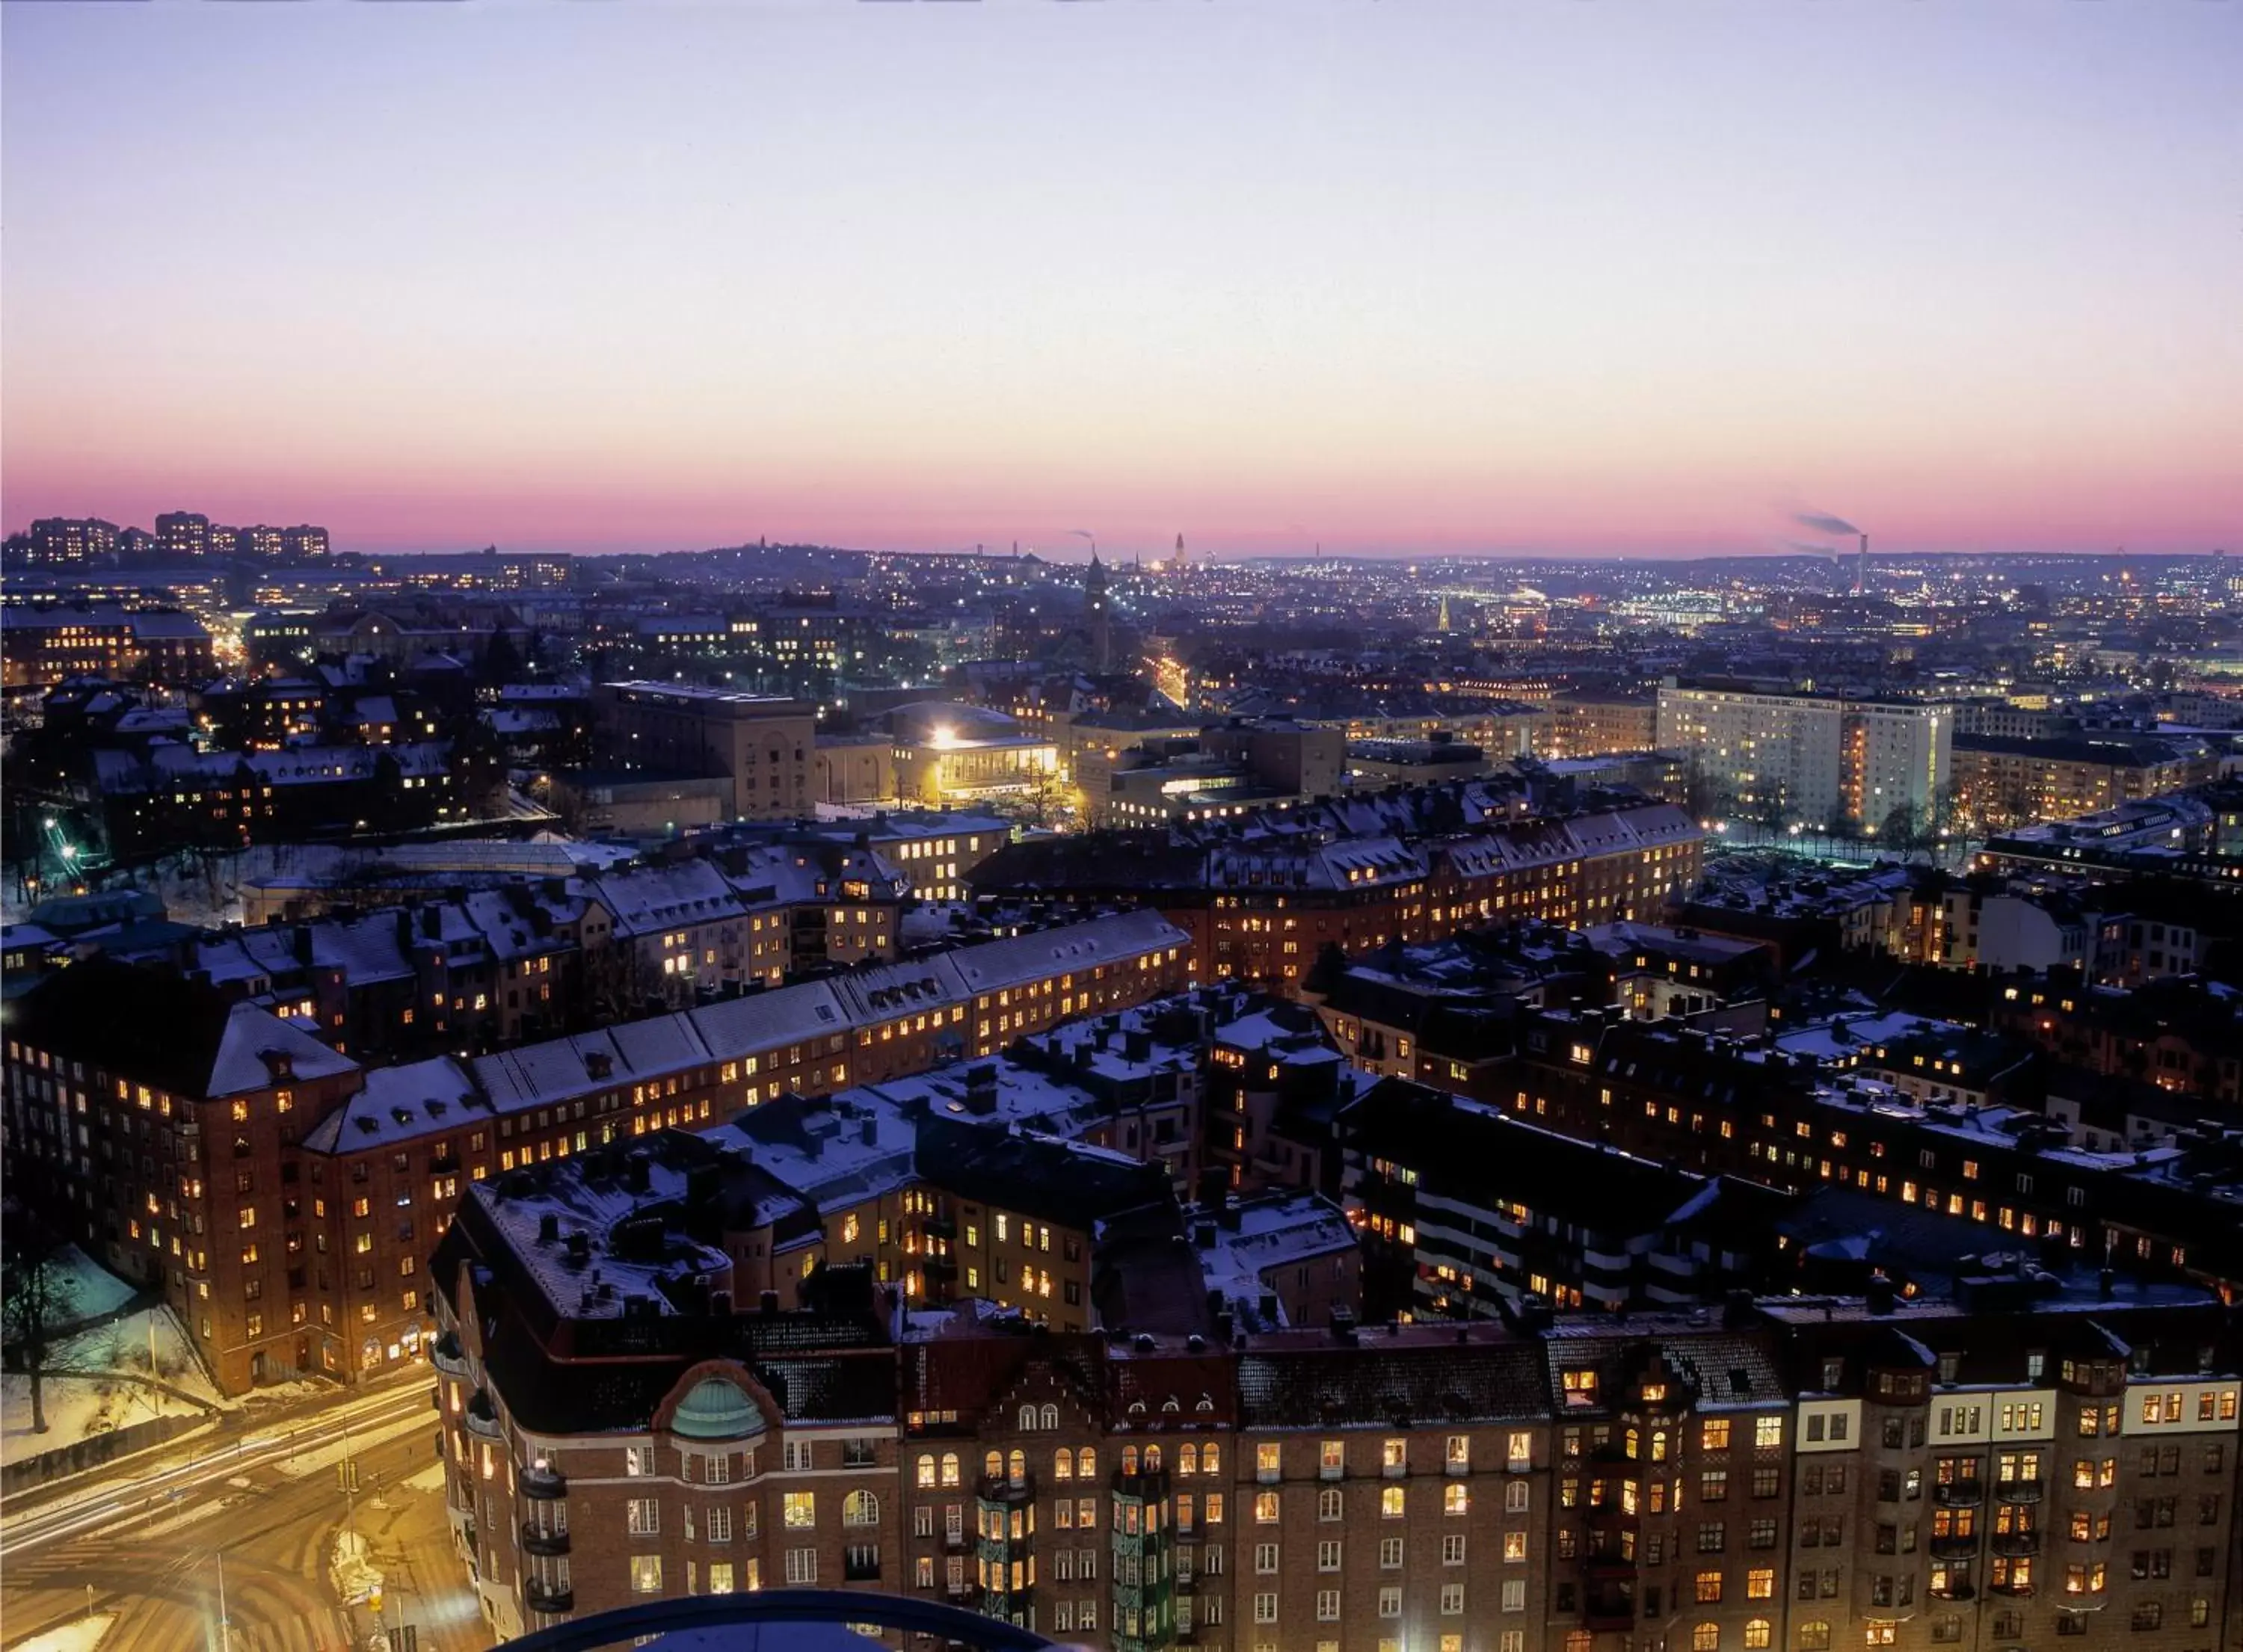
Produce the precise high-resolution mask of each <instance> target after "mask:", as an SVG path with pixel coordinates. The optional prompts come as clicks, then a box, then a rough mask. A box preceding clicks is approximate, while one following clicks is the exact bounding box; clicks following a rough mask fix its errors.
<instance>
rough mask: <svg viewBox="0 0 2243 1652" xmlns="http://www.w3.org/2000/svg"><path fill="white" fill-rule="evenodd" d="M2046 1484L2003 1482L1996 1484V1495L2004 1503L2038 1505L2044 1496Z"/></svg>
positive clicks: (2033, 1481) (2039, 1482)
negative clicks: (2043, 1488)
mask: <svg viewBox="0 0 2243 1652" xmlns="http://www.w3.org/2000/svg"><path fill="white" fill-rule="evenodd" d="M2043 1484H2044V1482H2043V1481H2038V1480H2003V1481H1996V1482H1995V1483H1994V1493H1995V1494H1996V1495H1997V1496H1998V1497H1999V1498H2001V1499H2002V1501H2004V1502H2009V1503H2037V1502H2038V1501H2040V1500H2041V1497H2042V1495H2043V1491H2042V1487H2043Z"/></svg>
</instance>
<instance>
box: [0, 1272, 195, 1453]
mask: <svg viewBox="0 0 2243 1652" xmlns="http://www.w3.org/2000/svg"><path fill="white" fill-rule="evenodd" d="M151 1331H153V1345H154V1353H155V1367H154V1369H155V1375H156V1377H157V1379H158V1380H159V1381H160V1382H162V1383H163V1384H164V1385H165V1388H170V1389H176V1390H178V1393H166V1392H165V1389H164V1388H157V1387H151V1386H150V1385H149V1384H147V1383H145V1382H138V1381H134V1380H131V1379H132V1378H135V1377H145V1376H147V1375H148V1374H149V1368H150V1367H149V1352H150V1344H151ZM48 1370H49V1373H50V1374H49V1375H48V1376H47V1378H46V1380H45V1383H44V1390H45V1392H44V1399H45V1402H46V1412H47V1432H46V1433H44V1434H33V1433H32V1432H31V1380H30V1378H29V1377H28V1376H25V1375H24V1374H23V1373H20V1372H13V1371H11V1372H10V1373H7V1376H6V1378H5V1380H4V1385H0V1387H4V1393H0V1436H4V1437H0V1457H4V1459H5V1460H6V1461H10V1462H13V1461H16V1460H17V1459H18V1458H20V1457H29V1456H34V1455H37V1454H38V1453H40V1452H43V1451H51V1450H53V1449H54V1448H55V1447H57V1446H67V1445H71V1444H72V1443H74V1442H76V1441H77V1440H83V1439H85V1438H86V1437H87V1436H88V1435H90V1434H105V1433H108V1432H109V1431H110V1430H111V1429H115V1428H122V1427H126V1426H127V1425H129V1424H131V1423H136V1422H145V1421H147V1420H149V1419H150V1418H152V1417H182V1416H196V1415H199V1414H203V1413H205V1412H207V1411H209V1410H212V1409H213V1408H218V1407H224V1406H225V1405H226V1401H224V1400H221V1399H220V1397H219V1392H218V1390H217V1388H216V1387H213V1386H212V1382H211V1380H210V1378H209V1377H208V1376H207V1375H205V1373H204V1371H203V1367H202V1363H201V1361H199V1360H197V1359H196V1358H195V1355H194V1352H193V1350H192V1347H191V1346H190V1345H189V1343H188V1341H187V1333H186V1328H185V1326H182V1325H181V1324H180V1323H179V1321H178V1319H177V1318H176V1317H175V1316H174V1315H173V1314H172V1311H171V1309H169V1308H158V1309H156V1310H154V1311H153V1313H130V1314H127V1315H125V1317H124V1318H123V1319H121V1320H111V1322H110V1323H109V1324H107V1325H100V1326H93V1327H91V1329H88V1330H84V1331H80V1332H78V1333H77V1334H76V1335H74V1336H70V1337H66V1338H64V1339H63V1340H61V1341H59V1342H57V1344H56V1345H55V1347H54V1350H53V1352H52V1353H51V1354H50V1356H49V1358H48Z"/></svg>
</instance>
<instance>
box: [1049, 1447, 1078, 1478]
mask: <svg viewBox="0 0 2243 1652" xmlns="http://www.w3.org/2000/svg"><path fill="white" fill-rule="evenodd" d="M1052 1478H1053V1479H1054V1480H1073V1479H1074V1453H1073V1452H1071V1451H1069V1450H1068V1448H1067V1447H1065V1446H1061V1447H1060V1448H1059V1449H1058V1450H1057V1451H1055V1452H1054V1453H1052Z"/></svg>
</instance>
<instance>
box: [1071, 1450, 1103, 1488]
mask: <svg viewBox="0 0 2243 1652" xmlns="http://www.w3.org/2000/svg"><path fill="white" fill-rule="evenodd" d="M1097 1473H1098V1454H1097V1453H1096V1452H1095V1451H1093V1450H1092V1449H1091V1448H1090V1447H1088V1446H1085V1447H1083V1448H1082V1449H1081V1451H1078V1452H1076V1453H1075V1454H1074V1477H1075V1478H1076V1479H1077V1480H1089V1479H1091V1478H1093V1477H1094V1476H1095V1475H1096V1474H1097Z"/></svg>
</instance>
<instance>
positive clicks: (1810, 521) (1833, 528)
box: [1791, 511, 1862, 534]
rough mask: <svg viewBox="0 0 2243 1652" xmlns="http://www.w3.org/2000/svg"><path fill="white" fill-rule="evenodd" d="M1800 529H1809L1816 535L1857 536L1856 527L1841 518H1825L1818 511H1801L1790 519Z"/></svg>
mask: <svg viewBox="0 0 2243 1652" xmlns="http://www.w3.org/2000/svg"><path fill="white" fill-rule="evenodd" d="M1791 520H1793V521H1795V522H1796V523H1798V524H1799V525H1800V527H1811V528H1813V529H1814V530H1815V532H1816V533H1818V534H1858V533H1860V532H1861V531H1862V530H1861V529H1860V528H1858V527H1855V526H1854V525H1853V524H1852V523H1851V522H1849V521H1848V520H1846V519H1845V518H1844V517H1842V516H1825V515H1823V514H1822V513H1821V512H1820V511H1801V512H1799V513H1798V514H1795V515H1794V516H1793V517H1792V519H1791Z"/></svg>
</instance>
